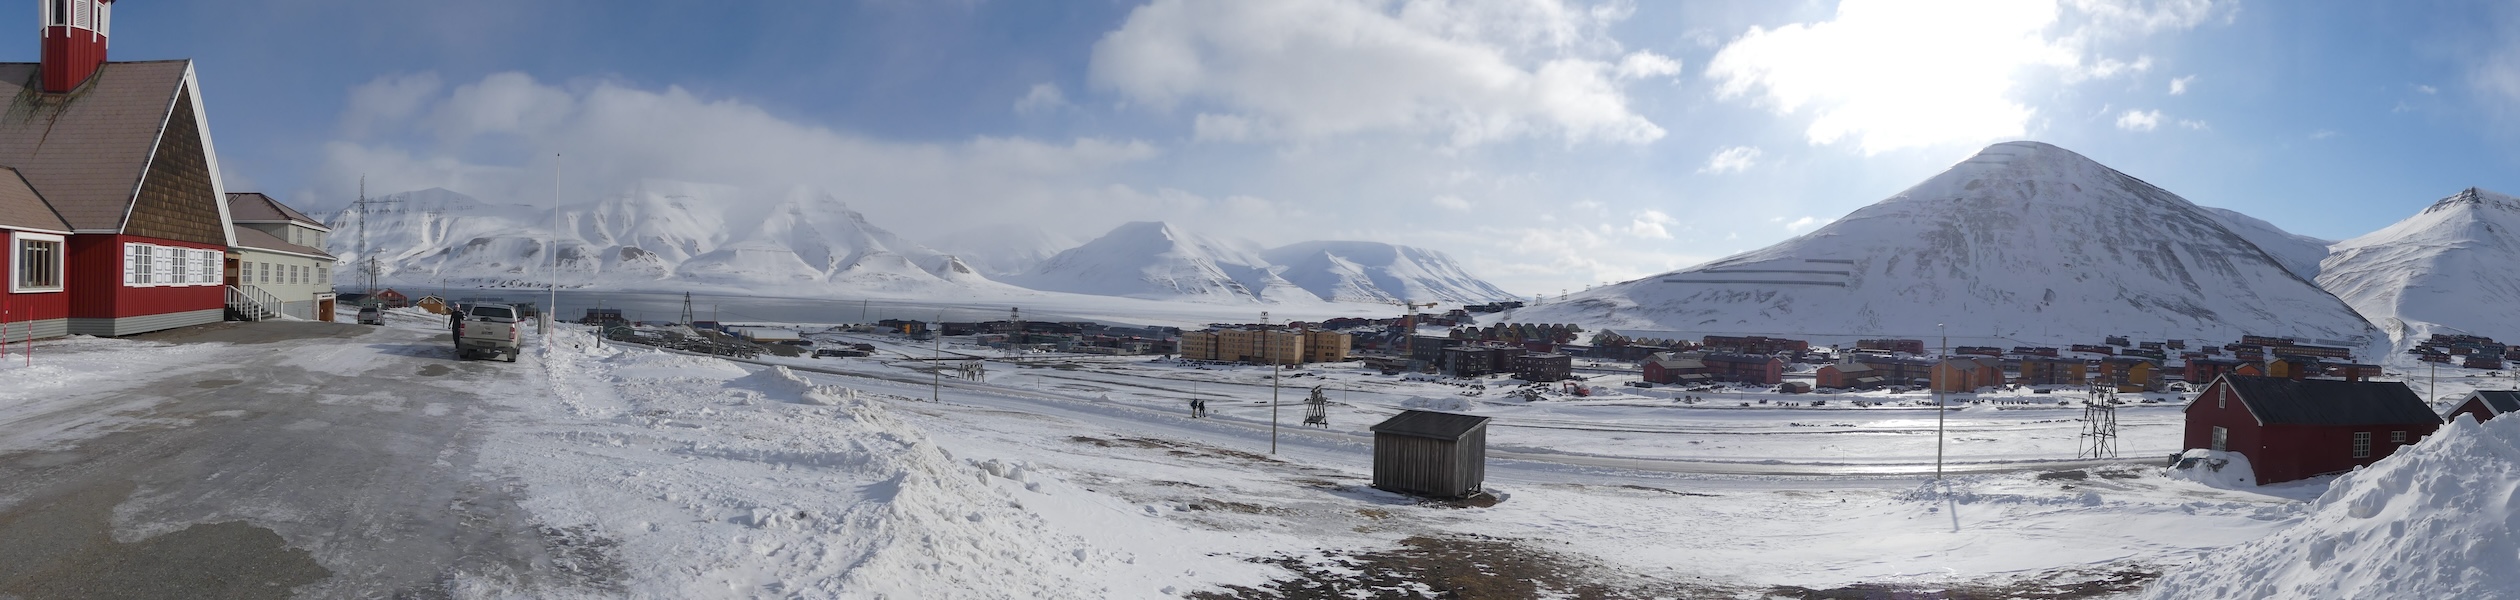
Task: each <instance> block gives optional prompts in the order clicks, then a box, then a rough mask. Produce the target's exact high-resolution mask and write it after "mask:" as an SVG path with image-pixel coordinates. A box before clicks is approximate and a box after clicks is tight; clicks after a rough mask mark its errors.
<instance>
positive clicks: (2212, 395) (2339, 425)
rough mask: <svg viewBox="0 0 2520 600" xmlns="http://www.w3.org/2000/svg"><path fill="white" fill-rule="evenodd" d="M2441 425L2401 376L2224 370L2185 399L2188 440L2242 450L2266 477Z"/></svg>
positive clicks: (2323, 464)
mask: <svg viewBox="0 0 2520 600" xmlns="http://www.w3.org/2000/svg"><path fill="white" fill-rule="evenodd" d="M2440 427H2441V417H2439V416H2437V415H2434V414H2433V412H2432V408H2431V407H2428V406H2426V405H2425V404H2424V401H2423V400H2422V399H2419V398H2416V397H2415V391H2414V390H2411V389H2407V387H2406V384H2404V383H2399V382H2394V381H2387V382H2382V381H2340V380H2334V379H2285V378H2280V377H2248V376H2242V375H2225V376H2223V377H2222V378H2220V379H2216V380H2214V383H2213V384H2212V385H2209V386H2207V387H2206V388H2205V391H2204V392H2203V393H2201V394H2198V395H2197V396H2196V401H2194V402H2191V403H2189V404H2188V407H2187V436H2186V438H2187V439H2186V446H2185V447H2186V448H2189V449H2196V448H2208V449H2213V450H2226V451H2231V452H2237V453H2240V454H2241V455H2243V456H2247V457H2249V466H2250V467H2251V469H2253V470H2254V471H2255V472H2256V476H2257V483H2258V484H2259V485H2264V484H2269V483H2281V482H2285V481H2293V480H2296V479H2304V478H2308V477H2312V476H2316V475H2323V474H2327V473H2336V472H2341V471H2345V470H2349V469H2352V468H2354V467H2357V466H2363V465H2369V464H2371V463H2374V462H2379V460H2380V459H2383V458H2388V456H2389V454H2390V453H2393V452H2396V451H2397V449H2398V448H2401V447H2404V446H2406V445H2407V444H2412V443H2415V442H2416V441H2417V440H2421V439H2423V438H2424V436H2426V435H2431V434H2432V432H2433V430H2435V429H2439V428H2440Z"/></svg>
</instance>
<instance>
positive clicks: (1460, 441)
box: [1373, 410, 1488, 498]
mask: <svg viewBox="0 0 2520 600" xmlns="http://www.w3.org/2000/svg"><path fill="white" fill-rule="evenodd" d="M1487 423H1488V418H1487V417H1481V416H1476V415H1462V414H1453V413H1440V412H1429V411H1423V410H1408V411H1401V412H1400V414H1398V415H1395V416H1393V417H1391V418H1390V419H1386V420H1384V421H1383V422H1382V423H1379V424H1376V425H1374V427H1373V430H1374V487H1375V488H1377V489H1381V490H1384V491H1389V492H1397V493H1402V494H1413V495H1418V496H1431V497H1436V498H1466V497H1469V496H1470V495H1472V494H1477V493H1479V491H1480V490H1481V488H1480V485H1481V483H1482V482H1483V481H1484V480H1485V479H1486V478H1487Z"/></svg>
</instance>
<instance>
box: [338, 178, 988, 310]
mask: <svg viewBox="0 0 2520 600" xmlns="http://www.w3.org/2000/svg"><path fill="white" fill-rule="evenodd" d="M742 193H743V192H742V190H740V189H737V188H733V187H728V186H716V185H706V184H693V183H681V182H666V181H647V182H641V183H639V184H637V185H635V186H633V187H632V188H630V189H629V190H627V191H625V192H623V193H619V194H615V195H612V196H609V197H606V198H604V199H603V200H600V201H597V202H595V203H593V204H590V205H579V206H570V207H563V208H562V209H561V211H560V214H559V217H558V218H559V221H558V223H559V226H558V227H557V228H555V227H553V223H554V222H553V220H552V219H553V215H552V213H551V212H550V211H549V210H547V209H540V208H536V207H530V206H523V205H494V204H488V203H484V202H481V201H479V200H476V199H473V198H471V197H469V196H465V195H463V194H459V193H456V192H452V191H448V190H445V189H438V188H432V189H427V190H420V191H416V192H406V193H402V194H395V195H392V196H387V197H385V198H384V200H386V201H388V202H390V203H389V204H383V205H380V206H378V207H376V209H375V212H376V214H375V215H374V218H373V219H370V220H368V223H367V227H368V229H369V234H368V235H369V240H368V243H369V244H370V246H371V247H373V248H377V249H379V250H378V253H379V255H378V259H379V262H380V265H379V267H380V268H379V271H380V272H381V274H382V279H383V281H386V282H389V283H395V284H432V285H447V286H459V287H471V286H481V287H501V286H541V285H545V284H546V283H547V282H550V281H552V280H554V279H557V280H558V281H559V282H560V283H561V284H562V285H564V286H573V287H585V286H601V287H607V288H612V289H628V290H684V289H738V290H750V291H757V292H777V293H808V294H810V293H821V292H833V291H845V292H851V293H863V294H875V295H913V294H930V293H938V292H952V291H961V292H969V291H975V290H987V291H996V292H1008V291H1017V290H1015V288H1012V287H1009V286H1005V285H1003V284H999V283H996V282H993V281H990V280H988V279H987V278H985V277H981V276H979V275H978V274H977V273H975V272H973V270H972V269H971V268H970V267H969V266H968V265H964V264H961V263H960V262H957V261H954V260H953V259H952V258H951V257H948V256H946V255H944V254H940V253H938V252H936V251H934V250H930V249H928V248H927V247H925V246H921V245H919V244H917V243H913V242H909V241H906V240H903V239H901V238H899V237H898V236H895V235H893V234H892V233H891V232H889V231H885V230H884V229H883V228H881V227H876V226H875V225H873V224H871V223H868V222H866V218H865V217H864V216H863V215H860V214H859V213H858V212H857V211H854V210H851V209H850V208H849V207H848V206H847V205H846V204H843V203H842V202H840V201H839V200H838V199H836V198H833V197H832V196H831V195H829V194H825V193H822V192H819V191H814V190H809V189H796V190H791V191H789V192H788V193H787V194H786V195H785V196H784V197H781V198H779V199H778V200H777V201H776V202H775V203H773V204H771V208H770V210H769V212H768V213H766V214H762V215H744V218H743V219H742V221H751V222H755V223H756V224H754V225H753V226H751V227H749V228H739V227H730V226H729V225H728V223H730V222H736V221H737V219H733V218H730V215H729V214H728V211H729V210H730V209H732V208H733V207H735V206H738V205H739V204H740V203H739V202H738V199H739V198H740V197H741V194H742ZM359 216H360V215H359V212H358V209H357V208H355V207H353V208H351V209H348V210H344V211H342V212H341V213H339V214H336V215H333V216H332V217H331V219H330V223H332V226H333V227H334V229H335V230H336V231H341V232H345V233H347V234H348V235H335V236H333V237H332V238H331V239H330V245H331V246H333V248H332V249H333V251H334V252H335V253H336V254H338V255H340V256H343V257H345V260H348V261H349V263H350V264H353V265H355V264H357V259H356V256H355V255H356V254H357V247H358V241H357V234H356V228H357V223H358V221H359ZM554 229H557V230H558V231H559V232H560V234H559V235H558V236H557V237H558V240H559V241H558V242H557V243H556V247H557V252H558V260H557V261H554V260H553V258H552V255H551V254H547V252H550V251H552V249H553V248H554V246H555V244H554V242H552V241H551V240H552V239H553V237H554V236H553V235H552V231H554ZM339 273H340V274H339V275H338V276H337V278H338V279H340V280H341V281H343V282H345V283H346V282H352V281H356V279H357V277H358V269H357V268H355V267H354V268H348V269H344V270H342V271H340V272H339Z"/></svg>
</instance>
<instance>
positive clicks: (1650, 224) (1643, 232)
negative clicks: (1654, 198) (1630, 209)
mask: <svg viewBox="0 0 2520 600" xmlns="http://www.w3.org/2000/svg"><path fill="white" fill-rule="evenodd" d="M1678 224H1680V220H1679V219H1674V218H1671V215H1667V214H1663V212H1662V211H1659V210H1646V211H1643V212H1639V213H1636V218H1634V219H1630V220H1629V221H1628V225H1627V228H1626V229H1625V232H1626V233H1627V234H1628V235H1631V236H1635V237H1640V238H1651V239H1657V240H1667V239H1671V231H1670V230H1669V229H1667V228H1666V226H1669V225H1678Z"/></svg>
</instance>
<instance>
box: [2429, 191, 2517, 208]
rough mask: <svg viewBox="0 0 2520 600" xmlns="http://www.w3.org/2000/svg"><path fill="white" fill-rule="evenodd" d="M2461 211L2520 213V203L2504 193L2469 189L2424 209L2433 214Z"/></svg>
mask: <svg viewBox="0 0 2520 600" xmlns="http://www.w3.org/2000/svg"><path fill="white" fill-rule="evenodd" d="M2459 209H2494V210H2502V211H2513V212H2520V201H2515V200H2513V199H2512V197H2510V196H2506V195H2503V194H2502V193H2500V192H2495V191H2493V190H2487V189H2481V188H2468V189H2464V190H2460V191H2459V193H2456V194H2451V195H2450V197H2448V198H2442V199H2440V200H2438V201H2434V202H2433V203H2432V206H2427V207H2424V212H2426V213H2432V212H2438V211H2445V210H2459Z"/></svg>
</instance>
